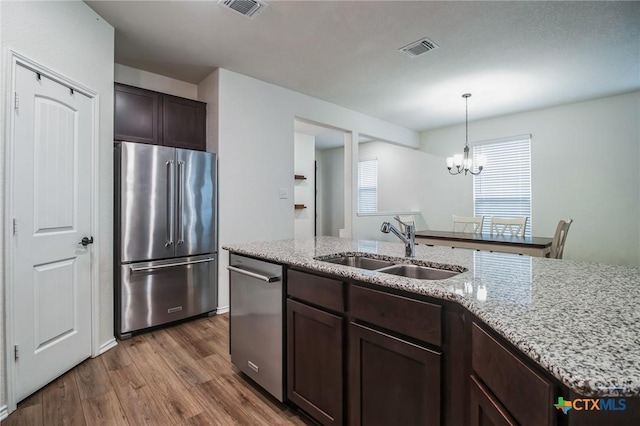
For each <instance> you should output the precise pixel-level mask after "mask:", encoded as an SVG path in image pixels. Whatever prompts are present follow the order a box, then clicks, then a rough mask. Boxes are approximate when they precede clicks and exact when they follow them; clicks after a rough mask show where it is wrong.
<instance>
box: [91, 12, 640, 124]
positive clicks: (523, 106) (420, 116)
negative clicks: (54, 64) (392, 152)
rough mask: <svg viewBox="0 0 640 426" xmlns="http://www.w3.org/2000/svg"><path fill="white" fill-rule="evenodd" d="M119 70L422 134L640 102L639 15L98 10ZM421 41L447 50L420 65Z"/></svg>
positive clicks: (422, 59)
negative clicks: (302, 104) (255, 90)
mask: <svg viewBox="0 0 640 426" xmlns="http://www.w3.org/2000/svg"><path fill="white" fill-rule="evenodd" d="M87 3H88V4H89V6H90V7H91V8H93V9H94V10H95V11H96V12H97V13H98V14H100V15H101V16H102V17H103V18H104V19H105V20H106V21H108V22H109V23H111V24H112V25H113V26H114V27H115V28H116V53H115V61H116V62H117V63H120V64H123V65H128V66H131V67H135V68H139V69H143V70H147V71H150V72H154V73H158V74H162V75H166V76H169V77H173V78H177V79H180V80H183V81H188V82H191V83H198V82H200V81H201V80H202V79H203V78H204V77H206V76H207V75H208V74H209V73H210V72H211V71H212V70H214V69H215V68H218V67H221V68H225V69H228V70H231V71H235V72H238V73H241V74H245V75H248V76H251V77H255V78H257V79H260V80H263V81H267V82H270V83H273V84H276V85H278V86H282V87H286V88H289V89H292V90H295V91H298V92H301V93H305V94H307V95H310V96H313V97H316V98H319V99H324V100H326V101H329V102H332V103H335V104H338V105H342V106H344V107H347V108H350V109H353V110H356V111H360V112H362V113H365V114H368V115H371V116H373V117H378V118H380V119H383V120H387V121H389V122H392V123H396V124H398V125H401V126H404V127H407V128H410V129H414V130H416V131H422V130H425V129H430V128H436V127H442V126H446V125H451V124H455V123H460V122H463V121H464V101H463V99H462V98H461V95H462V94H463V93H465V92H470V93H472V94H473V96H472V97H471V98H470V99H469V119H470V121H472V120H475V119H480V118H487V117H492V116H499V115H504V114H509V113H514V112H520V111H526V110H532V109H538V108H545V107H549V106H553V105H561V104H566V103H571V102H576V101H581V100H586V99H593V98H597V97H602V96H609V95H613V94H619V93H625V92H629V91H633V90H638V89H640V3H639V2H610V1H605V2H595V1H582V2H579V1H575V2H574V1H572V2H558V1H552V2H543V1H528V2H527V1H524V2H521V1H509V2H484V1H471V2H457V1H446V2H435V1H414V2H406V1H349V2H347V1H268V0H267V3H268V7H267V8H266V9H265V10H264V11H263V12H262V13H261V14H259V15H258V16H257V17H255V18H254V19H253V20H251V19H248V18H246V17H244V16H242V15H239V14H237V13H236V12H233V11H231V10H229V9H225V8H223V7H221V6H220V5H219V4H218V2H217V1H195V2H190V1H171V2H155V1H142V2H137V1H87ZM422 37H429V38H430V39H431V40H432V41H434V42H435V43H437V44H438V45H439V48H438V49H435V50H433V51H431V52H428V53H426V54H425V55H422V56H419V57H416V58H413V59H412V58H409V57H407V56H405V55H404V54H402V53H400V52H399V51H398V50H397V49H399V48H400V47H403V46H405V45H407V44H409V43H411V42H413V41H416V40H418V39H420V38H422Z"/></svg>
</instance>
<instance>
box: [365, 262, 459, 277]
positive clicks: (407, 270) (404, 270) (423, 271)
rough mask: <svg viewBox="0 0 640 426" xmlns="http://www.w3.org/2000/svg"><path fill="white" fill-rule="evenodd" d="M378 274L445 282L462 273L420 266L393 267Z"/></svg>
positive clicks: (383, 269) (379, 270)
mask: <svg viewBox="0 0 640 426" xmlns="http://www.w3.org/2000/svg"><path fill="white" fill-rule="evenodd" d="M378 272H384V273H385V274H393V275H400V276H402V277H407V278H417V279H419V280H444V279H447V278H451V277H453V276H454V275H458V274H459V273H460V272H455V271H447V270H445V269H435V268H429V267H426V266H418V265H405V264H402V265H393V266H388V267H386V268H382V269H378Z"/></svg>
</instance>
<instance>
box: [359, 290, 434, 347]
mask: <svg viewBox="0 0 640 426" xmlns="http://www.w3.org/2000/svg"><path fill="white" fill-rule="evenodd" d="M350 312H351V315H352V316H353V317H354V318H357V319H360V320H362V321H366V322H369V323H371V324H375V325H378V326H380V327H384V328H386V329H388V330H391V331H395V332H397V333H400V334H404V335H405V336H409V337H413V338H415V339H419V340H422V341H424V342H427V343H431V344H433V345H436V346H440V344H441V343H442V320H441V317H442V308H441V307H440V306H438V305H434V304H433V303H428V302H422V301H420V300H413V299H409V298H406V297H402V296H396V295H394V294H389V293H384V292H382V291H377V290H372V289H369V288H365V287H359V286H355V285H352V286H351V290H350Z"/></svg>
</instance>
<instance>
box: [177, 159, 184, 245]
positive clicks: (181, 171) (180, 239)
mask: <svg viewBox="0 0 640 426" xmlns="http://www.w3.org/2000/svg"><path fill="white" fill-rule="evenodd" d="M184 185H185V178H184V161H178V229H179V230H180V236H179V237H178V244H184V223H183V220H184V217H183V214H184V212H183V208H184V191H185V187H184Z"/></svg>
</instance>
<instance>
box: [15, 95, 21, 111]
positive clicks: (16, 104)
mask: <svg viewBox="0 0 640 426" xmlns="http://www.w3.org/2000/svg"><path fill="white" fill-rule="evenodd" d="M14 95H15V96H14V99H13V109H15V110H16V111H18V110H19V109H20V97H19V96H18V92H15V93H14Z"/></svg>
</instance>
